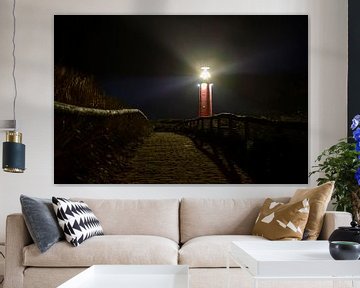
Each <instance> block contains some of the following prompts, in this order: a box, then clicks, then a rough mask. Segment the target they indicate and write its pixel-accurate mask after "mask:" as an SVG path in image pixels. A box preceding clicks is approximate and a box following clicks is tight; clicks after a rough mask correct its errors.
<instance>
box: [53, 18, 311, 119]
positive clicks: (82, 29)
mask: <svg viewBox="0 0 360 288" xmlns="http://www.w3.org/2000/svg"><path fill="white" fill-rule="evenodd" d="M54 37H55V65H61V66H66V67H68V68H72V69H75V70H77V71H79V72H82V73H85V74H88V75H94V77H95V79H96V81H97V82H98V83H99V85H100V86H101V88H102V89H104V90H105V92H106V93H107V94H109V95H111V96H114V97H118V98H119V99H120V100H121V101H122V102H123V103H125V104H127V105H128V106H129V107H133V108H139V109H141V110H142V111H143V112H144V113H145V114H146V115H147V116H148V117H149V118H150V119H166V118H172V119H174V118H176V119H177V118H194V117H196V116H197V108H198V98H197V97H198V94H197V93H198V87H197V83H198V82H199V77H198V76H199V74H200V67H201V66H204V65H205V66H210V67H211V70H210V72H211V74H212V78H211V79H212V82H213V83H214V99H213V110H214V113H222V112H231V113H235V114H246V115H266V116H271V117H279V116H282V115H286V116H290V117H292V116H294V117H295V115H297V117H299V115H301V117H302V118H305V119H307V107H308V86H307V85H308V84H307V81H308V80H307V79H308V17H307V16H305V15H296V16H285V15H279V16H261V15H259V16H241V15H236V16H219V15H218V16H197V15H194V16H180V15H172V16H144V15H137V16H122V15H119V16H64V15H57V16H55V36H54Z"/></svg>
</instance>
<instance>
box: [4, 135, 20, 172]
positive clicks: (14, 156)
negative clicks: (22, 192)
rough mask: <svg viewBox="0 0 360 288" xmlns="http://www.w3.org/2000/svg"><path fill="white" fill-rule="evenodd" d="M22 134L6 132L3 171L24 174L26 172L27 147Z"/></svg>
mask: <svg viewBox="0 0 360 288" xmlns="http://www.w3.org/2000/svg"><path fill="white" fill-rule="evenodd" d="M21 142H22V134H21V133H20V132H17V131H8V132H6V141H5V142H4V143H3V169H4V171H5V172H10V173H23V172H24V170H25V145H24V144H22V143H21Z"/></svg>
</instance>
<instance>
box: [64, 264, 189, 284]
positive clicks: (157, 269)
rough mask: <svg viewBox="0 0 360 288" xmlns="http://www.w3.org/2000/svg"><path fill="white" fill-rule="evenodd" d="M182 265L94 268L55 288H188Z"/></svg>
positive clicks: (184, 267) (186, 270)
mask: <svg viewBox="0 0 360 288" xmlns="http://www.w3.org/2000/svg"><path fill="white" fill-rule="evenodd" d="M188 271H189V268H188V266H185V265H94V266H91V267H90V268H88V269H86V270H85V271H83V272H81V273H80V274H78V275H76V276H75V277H73V278H71V279H70V280H68V281H66V282H65V283H64V284H62V285H60V286H59V287H58V288H99V287H104V288H105V287H106V288H115V287H116V288H118V287H121V288H188V287H189V276H188Z"/></svg>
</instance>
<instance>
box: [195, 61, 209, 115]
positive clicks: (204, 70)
mask: <svg viewBox="0 0 360 288" xmlns="http://www.w3.org/2000/svg"><path fill="white" fill-rule="evenodd" d="M209 70H210V67H201V74H200V79H201V81H200V84H198V87H199V117H206V116H212V97H213V91H212V87H213V84H212V83H210V77H211V75H210V72H209Z"/></svg>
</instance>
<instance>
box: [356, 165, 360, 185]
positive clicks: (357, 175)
mask: <svg viewBox="0 0 360 288" xmlns="http://www.w3.org/2000/svg"><path fill="white" fill-rule="evenodd" d="M355 179H356V181H357V182H358V184H359V186H360V167H359V168H358V170H357V171H356V173H355Z"/></svg>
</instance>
